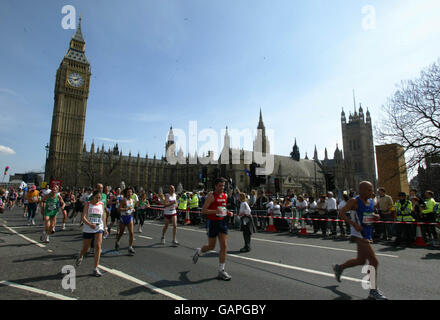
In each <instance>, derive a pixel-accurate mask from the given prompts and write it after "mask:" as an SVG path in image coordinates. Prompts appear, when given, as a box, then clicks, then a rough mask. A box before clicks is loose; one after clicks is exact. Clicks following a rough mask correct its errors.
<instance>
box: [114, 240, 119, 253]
mask: <svg viewBox="0 0 440 320" xmlns="http://www.w3.org/2000/svg"><path fill="white" fill-rule="evenodd" d="M115 250H116V251H118V250H119V242H117V241H116V243H115Z"/></svg>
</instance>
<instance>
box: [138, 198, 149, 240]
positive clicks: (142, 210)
mask: <svg viewBox="0 0 440 320" xmlns="http://www.w3.org/2000/svg"><path fill="white" fill-rule="evenodd" d="M138 208H139V211H138V217H139V230H138V231H139V233H142V227H143V226H144V221H145V219H146V217H147V209H148V208H150V203H149V202H148V199H147V194H146V193H145V192H142V193H141V197H140V200H139V205H138Z"/></svg>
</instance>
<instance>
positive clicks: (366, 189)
mask: <svg viewBox="0 0 440 320" xmlns="http://www.w3.org/2000/svg"><path fill="white" fill-rule="evenodd" d="M372 195H373V185H372V184H371V183H370V182H368V181H363V182H361V183H360V184H359V196H357V197H356V198H354V199H350V200H349V201H348V203H347V205H346V206H345V207H344V208H342V209H341V210H340V211H339V215H340V217H341V218H342V219H344V220H345V221H346V222H347V223H349V224H350V226H351V237H352V239H353V241H354V242H356V244H357V251H358V256H357V258H356V259H351V260H348V261H346V262H345V263H344V264H342V265H338V264H336V265H334V266H333V271H334V272H335V277H336V280H337V281H338V282H341V275H342V272H343V271H344V270H345V269H347V268H352V267H355V266H359V265H364V264H365V262H366V260H368V262H369V264H370V265H371V266H372V267H373V268H374V271H375V272H374V275H375V281H371V282H370V283H371V284H372V286H373V287H372V288H371V289H370V294H369V296H368V299H372V300H387V298H386V297H385V296H384V295H383V294H382V293H381V292H380V291H379V290H378V289H377V286H376V284H377V266H378V264H379V262H378V261H377V258H376V255H375V253H374V250H373V248H372V247H371V243H372V242H373V226H372V222H373V221H374V220H377V219H378V218H379V215H377V214H375V213H374V203H373V200H372V199H371V197H372ZM350 210H353V211H354V214H353V216H351V217H350V218H348V217H347V215H346V213H347V212H348V211H350Z"/></svg>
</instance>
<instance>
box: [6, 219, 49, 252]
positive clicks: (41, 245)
mask: <svg viewBox="0 0 440 320" xmlns="http://www.w3.org/2000/svg"><path fill="white" fill-rule="evenodd" d="M2 226H3V227H4V228H6V229H7V230H9V231H11V232H12V233H14V234H16V235H17V236H19V237H22V238H23V239H24V240H26V241H29V242H30V243H33V244H35V245H37V246H39V247H40V248H46V246H45V245H44V244H41V243H39V242H37V241H35V240H32V239H30V238H28V237H26V236H24V235H22V234H21V233H18V232H17V231H15V230H14V229H12V228H10V227H8V226H6V225H4V224H2Z"/></svg>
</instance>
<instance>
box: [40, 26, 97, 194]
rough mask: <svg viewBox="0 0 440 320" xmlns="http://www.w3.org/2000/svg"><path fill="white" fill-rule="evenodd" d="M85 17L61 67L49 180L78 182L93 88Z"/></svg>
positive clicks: (50, 151) (55, 107)
mask: <svg viewBox="0 0 440 320" xmlns="http://www.w3.org/2000/svg"><path fill="white" fill-rule="evenodd" d="M85 45H86V44H85V41H84V38H83V35H82V32H81V18H79V23H78V27H77V29H76V32H75V34H74V35H73V37H72V40H71V41H70V47H69V50H68V51H67V53H66V55H65V56H64V59H63V61H61V64H60V67H59V68H58V71H57V75H56V82H55V97H54V100H55V101H54V108H53V116H52V129H51V134H50V146H49V155H48V159H47V160H46V172H45V180H46V181H47V182H50V181H51V180H52V179H55V180H61V181H62V184H63V185H64V186H76V185H77V184H78V182H79V181H78V177H79V174H80V160H81V153H82V146H83V140H84V126H85V120H86V110H87V98H88V96H89V88H90V77H91V72H90V63H89V62H88V61H87V58H86V56H85Z"/></svg>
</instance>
